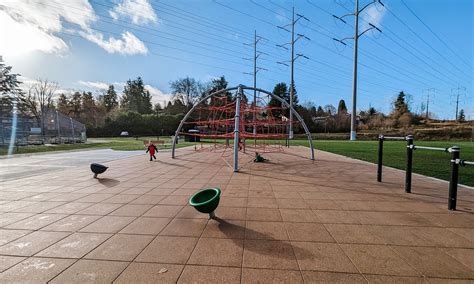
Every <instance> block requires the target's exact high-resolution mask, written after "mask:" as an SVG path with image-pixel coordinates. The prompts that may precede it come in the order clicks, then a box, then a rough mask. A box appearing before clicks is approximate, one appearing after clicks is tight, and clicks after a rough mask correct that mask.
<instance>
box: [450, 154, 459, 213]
mask: <svg viewBox="0 0 474 284" xmlns="http://www.w3.org/2000/svg"><path fill="white" fill-rule="evenodd" d="M451 154H452V158H451V177H450V178H449V197H448V209H449V210H456V200H457V196H458V176H459V157H460V156H461V148H459V147H458V146H453V147H451Z"/></svg>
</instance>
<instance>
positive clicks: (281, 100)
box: [171, 85, 314, 170]
mask: <svg viewBox="0 0 474 284" xmlns="http://www.w3.org/2000/svg"><path fill="white" fill-rule="evenodd" d="M235 90H242V91H243V90H253V91H257V92H261V93H264V94H267V95H269V96H271V97H272V98H275V99H276V100H278V101H279V102H281V103H282V104H283V105H285V106H286V107H288V108H289V109H290V111H291V113H293V114H294V115H295V116H296V118H297V119H298V121H299V122H300V123H301V125H302V126H303V129H304V131H305V133H306V136H307V138H308V142H309V146H310V159H311V160H314V147H313V139H312V137H311V133H310V132H309V129H308V127H307V126H306V123H305V122H304V120H303V118H302V117H301V116H300V115H299V114H298V113H297V112H296V110H295V109H294V108H293V107H291V106H290V104H288V103H287V102H286V101H285V100H283V99H282V98H280V97H278V96H276V95H274V94H273V93H270V92H267V91H265V90H263V89H259V88H253V87H247V86H244V85H239V86H237V87H232V88H227V89H224V90H220V91H217V92H214V93H212V94H209V95H207V96H206V97H204V98H202V99H201V100H200V101H199V102H197V103H196V104H194V106H193V107H192V108H191V109H190V110H189V111H188V112H187V113H186V115H185V116H184V117H183V119H182V120H181V122H180V124H179V126H178V128H177V129H176V131H175V135H174V138H173V146H172V149H171V158H173V159H174V158H175V156H176V155H175V150H176V140H177V139H178V134H179V132H180V131H181V128H182V127H183V125H184V122H186V120H187V119H188V117H189V116H190V115H191V113H193V111H194V110H195V109H196V107H197V106H198V105H199V104H201V103H202V102H204V101H206V100H207V99H209V98H211V97H212V96H216V95H219V94H221V93H224V92H230V91H235ZM238 95H239V96H240V95H242V94H241V93H239V94H238ZM234 151H235V149H234ZM234 170H235V169H234Z"/></svg>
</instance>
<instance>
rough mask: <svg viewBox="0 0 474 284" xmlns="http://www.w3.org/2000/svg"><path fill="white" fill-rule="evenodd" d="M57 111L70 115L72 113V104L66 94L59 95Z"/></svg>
mask: <svg viewBox="0 0 474 284" xmlns="http://www.w3.org/2000/svg"><path fill="white" fill-rule="evenodd" d="M57 109H58V111H59V112H61V113H64V114H65V115H69V114H70V113H71V104H70V102H69V100H68V97H67V96H66V94H64V93H62V94H60V95H59V98H58V102H57Z"/></svg>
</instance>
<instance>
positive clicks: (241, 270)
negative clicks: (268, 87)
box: [0, 147, 474, 283]
mask: <svg viewBox="0 0 474 284" xmlns="http://www.w3.org/2000/svg"><path fill="white" fill-rule="evenodd" d="M307 156H308V149H307V148H302V147H292V148H290V149H289V150H287V152H286V153H284V154H281V153H280V154H266V155H265V157H266V158H268V159H270V162H269V163H259V164H256V163H248V164H246V165H245V166H244V167H243V168H242V170H241V172H240V173H237V174H234V173H233V172H232V170H231V169H230V168H229V167H228V166H227V165H226V164H225V162H224V161H223V160H222V159H221V158H220V154H217V153H209V152H194V150H192V149H190V148H184V149H178V150H177V159H175V160H172V159H171V158H170V153H169V152H168V153H166V152H160V153H159V154H158V161H156V162H149V161H147V157H146V156H143V155H142V156H135V157H130V158H125V159H121V160H115V161H111V162H107V163H106V165H108V166H110V168H109V170H108V171H107V172H106V173H105V174H103V175H102V176H101V179H99V180H96V179H93V178H92V174H91V173H90V171H89V169H88V167H87V166H85V165H84V166H81V167H76V168H68V169H67V170H62V171H54V172H48V173H46V174H43V175H38V176H33V177H25V178H22V179H16V180H11V181H6V182H4V183H1V184H0V186H1V190H0V212H2V213H1V214H0V245H1V246H0V271H2V273H0V282H34V283H40V282H47V281H51V283H66V282H78V283H82V282H105V283H110V282H112V281H115V282H117V283H136V282H150V283H157V282H160V283H161V282H179V283H188V282H204V283H205V282H215V283H239V282H241V283H242V282H245V283H248V282H257V281H262V282H288V283H298V282H303V281H305V282H315V281H324V282H352V283H359V282H360V283H366V282H370V283H377V282H378V283H387V282H396V283H398V282H414V283H421V282H423V283H426V282H431V283H437V282H446V280H447V279H457V280H460V282H461V283H462V282H466V283H469V282H472V281H474V214H473V209H474V208H473V207H474V206H473V201H474V191H473V190H468V189H465V188H460V189H459V192H458V205H457V207H458V211H456V212H452V211H448V210H447V183H445V182H440V181H435V180H432V179H429V178H425V177H421V176H414V177H413V189H412V192H413V193H412V194H407V193H404V190H403V181H404V180H403V172H401V171H397V170H391V169H385V170H384V182H383V183H377V182H376V181H375V165H372V164H368V163H365V162H360V161H356V160H352V159H348V158H344V157H342V156H338V155H334V154H329V153H325V152H320V151H318V152H317V153H316V159H317V160H316V161H314V162H313V161H310V160H308V159H307V158H306V157H307ZM245 159H247V160H248V159H249V158H245V156H244V158H243V160H245ZM2 162H3V161H2ZM242 164H245V161H242ZM207 186H218V187H220V188H221V189H222V191H223V193H222V197H221V203H220V205H219V208H218V210H217V211H216V215H217V216H218V217H219V218H221V219H222V220H221V222H218V221H215V220H208V219H207V216H206V215H204V214H200V213H198V212H197V211H195V210H194V208H192V207H189V206H188V205H187V201H188V198H189V196H190V195H192V194H193V193H194V192H196V191H197V190H199V189H201V188H203V187H207ZM164 271H166V272H164ZM160 272H161V273H160Z"/></svg>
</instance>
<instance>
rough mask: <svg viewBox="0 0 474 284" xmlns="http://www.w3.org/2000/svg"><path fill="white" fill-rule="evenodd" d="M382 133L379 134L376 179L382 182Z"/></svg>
mask: <svg viewBox="0 0 474 284" xmlns="http://www.w3.org/2000/svg"><path fill="white" fill-rule="evenodd" d="M382 158H383V134H380V135H379V159H378V162H377V181H378V182H382V165H383V164H382Z"/></svg>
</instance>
